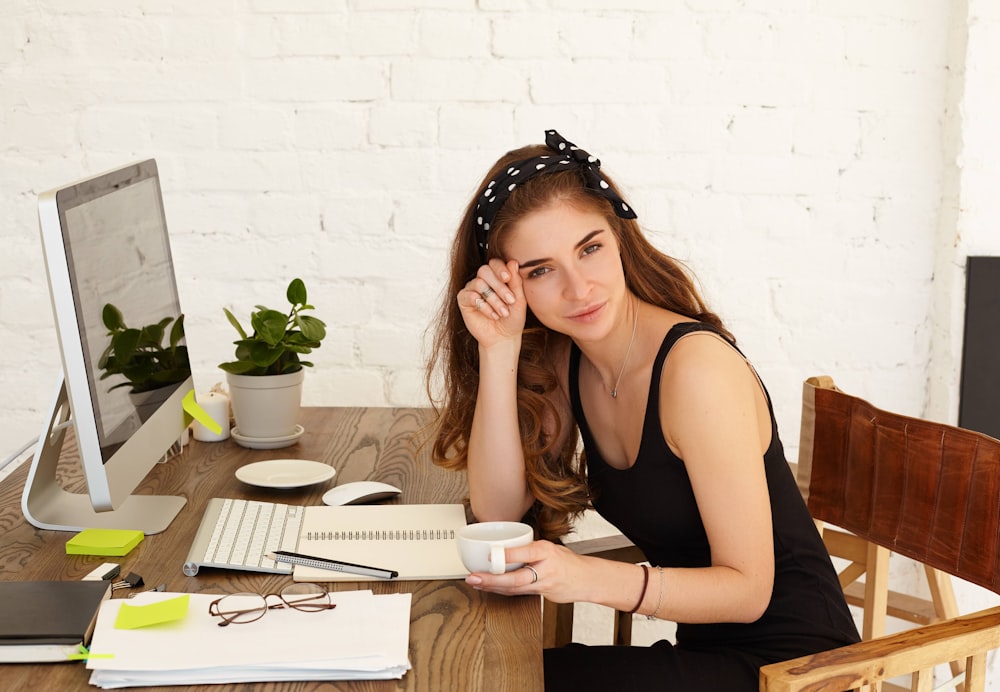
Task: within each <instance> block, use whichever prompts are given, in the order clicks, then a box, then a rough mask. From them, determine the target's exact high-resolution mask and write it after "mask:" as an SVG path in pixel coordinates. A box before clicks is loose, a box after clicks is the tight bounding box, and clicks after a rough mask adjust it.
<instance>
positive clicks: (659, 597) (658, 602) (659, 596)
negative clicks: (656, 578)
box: [646, 567, 663, 620]
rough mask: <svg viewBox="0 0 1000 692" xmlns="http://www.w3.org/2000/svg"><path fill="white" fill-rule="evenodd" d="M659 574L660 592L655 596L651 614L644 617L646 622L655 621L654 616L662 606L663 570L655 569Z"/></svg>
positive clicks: (660, 568)
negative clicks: (654, 604) (654, 605)
mask: <svg viewBox="0 0 1000 692" xmlns="http://www.w3.org/2000/svg"><path fill="white" fill-rule="evenodd" d="M656 569H657V570H659V572H660V592H659V593H658V594H657V595H656V607H655V608H653V612H652V613H650V614H649V615H647V616H646V619H647V620H655V619H656V614H657V613H659V612H660V606H661V605H663V568H662V567H657V568H656Z"/></svg>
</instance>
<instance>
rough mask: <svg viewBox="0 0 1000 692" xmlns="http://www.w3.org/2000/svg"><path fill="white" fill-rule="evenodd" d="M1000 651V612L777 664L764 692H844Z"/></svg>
mask: <svg viewBox="0 0 1000 692" xmlns="http://www.w3.org/2000/svg"><path fill="white" fill-rule="evenodd" d="M996 648H1000V607H997V608H990V609H987V610H983V611H980V612H978V613H973V614H971V615H963V616H962V617H958V618H954V619H952V620H946V621H944V622H938V623H935V624H933V625H926V626H924V627H918V628H915V629H912V630H906V631H905V632H900V633H899V634H894V635H890V636H886V637H879V638H877V639H871V640H868V641H864V642H860V643H858V644H852V645H850V646H843V647H840V648H839V649H832V650H830V651H823V652H820V653H818V654H812V655H810V656H803V657H801V658H796V659H792V660H791V661H782V662H780V663H772V664H770V665H767V666H764V667H763V668H761V669H760V690H761V692H793V691H794V690H809V691H810V692H840V691H841V690H846V689H853V688H855V687H859V686H861V685H864V684H870V683H872V682H876V681H879V680H887V679H889V678H893V677H896V676H899V675H906V674H908V673H912V672H916V671H921V670H927V669H930V668H933V667H934V666H935V665H938V664H941V663H948V662H950V661H956V660H962V659H966V658H968V657H972V656H974V655H976V654H984V653H985V652H987V651H990V650H992V649H996Z"/></svg>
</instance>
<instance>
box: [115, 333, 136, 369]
mask: <svg viewBox="0 0 1000 692" xmlns="http://www.w3.org/2000/svg"><path fill="white" fill-rule="evenodd" d="M140 335H141V332H140V331H139V330H138V329H126V330H124V331H123V332H120V333H119V334H118V338H117V339H115V359H116V360H117V361H118V362H119V363H127V362H129V361H130V360H131V359H132V358H133V357H134V355H135V352H136V349H137V348H138V346H139V337H140Z"/></svg>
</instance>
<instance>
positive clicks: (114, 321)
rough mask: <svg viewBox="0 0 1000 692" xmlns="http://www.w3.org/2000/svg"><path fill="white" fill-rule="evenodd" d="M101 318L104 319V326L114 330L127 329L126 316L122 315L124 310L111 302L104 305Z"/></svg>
mask: <svg viewBox="0 0 1000 692" xmlns="http://www.w3.org/2000/svg"><path fill="white" fill-rule="evenodd" d="M101 319H103V320H104V326H105V327H107V328H108V329H110V330H111V331H112V332H116V331H118V330H121V329H125V318H124V317H122V311H121V310H119V309H118V308H116V307H115V306H114V305H112V304H111V303H108V304H107V305H105V306H104V310H103V311H102V313H101Z"/></svg>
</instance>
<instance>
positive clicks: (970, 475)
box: [760, 378, 1000, 692]
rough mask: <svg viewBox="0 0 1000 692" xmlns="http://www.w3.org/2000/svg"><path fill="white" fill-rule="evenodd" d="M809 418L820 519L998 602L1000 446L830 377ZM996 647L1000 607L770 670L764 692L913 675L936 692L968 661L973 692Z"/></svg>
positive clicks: (804, 485)
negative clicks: (847, 389)
mask: <svg viewBox="0 0 1000 692" xmlns="http://www.w3.org/2000/svg"><path fill="white" fill-rule="evenodd" d="M802 415H803V424H802V430H803V435H802V438H801V440H800V445H801V447H802V448H803V453H802V454H801V455H800V457H799V479H800V489H801V490H802V491H803V495H804V497H805V498H806V504H807V505H808V507H809V511H810V512H811V513H812V515H813V517H814V518H816V519H818V520H820V521H823V522H826V523H828V524H832V525H835V526H838V527H840V528H842V529H844V530H846V531H848V532H850V533H851V534H853V535H854V536H857V537H858V538H860V539H862V540H864V541H867V542H868V543H870V544H872V545H874V546H878V547H880V548H882V549H885V550H887V551H892V552H895V553H899V554H901V555H906V556H907V557H910V558H912V559H913V560H916V561H917V562H920V563H922V564H924V565H925V566H927V567H931V568H934V569H936V570H939V572H940V573H944V574H949V575H953V576H956V577H960V578H962V579H965V580H966V581H969V582H972V583H974V584H978V585H980V586H983V587H985V588H987V589H990V590H991V591H993V592H994V593H1000V440H996V439H993V438H991V437H988V436H986V435H982V434H980V433H976V432H972V431H969V430H963V429H961V428H956V427H953V426H950V425H945V424H943V423H934V422H931V421H926V420H921V419H918V418H910V417H907V416H901V415H899V414H894V413H889V412H886V411H883V410H880V409H877V408H875V407H874V406H872V405H871V404H869V403H868V402H866V401H863V400H861V399H858V398H856V397H852V396H849V395H847V394H844V393H843V392H840V391H839V390H837V389H836V387H835V386H834V385H833V381H832V380H830V379H829V378H811V379H809V380H807V381H806V383H805V385H804V388H803V413H802ZM866 579H871V576H869V577H867V578H866ZM878 579H879V580H880V578H878ZM998 647H1000V607H997V608H990V609H987V610H984V611H981V612H979V613H975V614H972V615H966V616H962V617H958V618H953V619H949V620H944V621H941V622H936V623H934V624H930V625H925V626H921V627H917V628H915V629H910V630H906V631H904V632H901V633H899V634H895V635H890V636H883V637H876V638H873V639H870V640H866V641H863V642H861V643H860V644H855V645H852V646H846V647H842V648H839V649H834V650H832V651H827V652H823V653H819V654H814V655H812V656H805V657H802V658H799V659H795V660H792V661H785V662H782V663H775V664H772V665H769V666H765V667H764V668H762V669H761V682H760V689H761V690H769V691H773V690H781V691H791V690H810V691H813V692H822V691H824V690H843V689H847V688H852V689H853V688H858V687H861V686H865V685H871V686H872V687H873V688H874V689H876V690H878V689H881V684H882V681H884V680H887V679H889V678H894V677H898V676H901V675H906V674H911V673H912V674H913V677H912V682H911V689H912V690H928V691H929V690H930V689H931V687H932V685H933V668H934V666H936V665H938V664H943V663H949V662H951V661H955V660H964V661H965V686H966V689H967V690H972V691H973V692H978V691H981V690H983V688H984V685H985V665H986V653H987V652H989V651H990V650H992V649H995V648H998Z"/></svg>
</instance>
